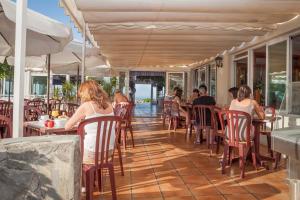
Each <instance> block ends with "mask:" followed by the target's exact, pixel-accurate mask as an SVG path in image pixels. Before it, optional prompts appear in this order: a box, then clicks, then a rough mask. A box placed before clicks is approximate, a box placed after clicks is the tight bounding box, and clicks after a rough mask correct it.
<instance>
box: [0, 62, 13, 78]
mask: <svg viewBox="0 0 300 200" xmlns="http://www.w3.org/2000/svg"><path fill="white" fill-rule="evenodd" d="M12 67H13V66H11V65H9V64H8V62H7V59H6V58H5V60H4V62H3V63H0V79H3V78H7V77H11V76H13V69H12Z"/></svg>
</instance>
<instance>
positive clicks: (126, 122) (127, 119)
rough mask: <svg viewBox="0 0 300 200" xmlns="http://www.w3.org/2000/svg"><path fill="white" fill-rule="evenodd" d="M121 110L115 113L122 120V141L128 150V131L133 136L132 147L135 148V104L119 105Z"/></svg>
mask: <svg viewBox="0 0 300 200" xmlns="http://www.w3.org/2000/svg"><path fill="white" fill-rule="evenodd" d="M117 107H120V108H119V111H118V109H117V110H115V112H119V113H115V114H116V115H117V116H118V115H119V116H120V117H121V118H122V124H121V139H122V145H123V147H124V148H125V149H126V147H127V141H126V140H127V131H128V130H129V132H130V135H131V142H132V146H133V147H134V138H133V128H132V124H131V121H132V112H133V108H134V104H133V103H128V104H123V105H117Z"/></svg>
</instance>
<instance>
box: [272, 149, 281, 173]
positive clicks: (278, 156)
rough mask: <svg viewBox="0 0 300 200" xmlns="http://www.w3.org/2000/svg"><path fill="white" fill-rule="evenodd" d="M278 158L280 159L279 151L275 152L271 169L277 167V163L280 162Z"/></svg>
mask: <svg viewBox="0 0 300 200" xmlns="http://www.w3.org/2000/svg"><path fill="white" fill-rule="evenodd" d="M280 159H281V153H278V152H275V163H274V168H273V169H277V168H278V165H279V163H280Z"/></svg>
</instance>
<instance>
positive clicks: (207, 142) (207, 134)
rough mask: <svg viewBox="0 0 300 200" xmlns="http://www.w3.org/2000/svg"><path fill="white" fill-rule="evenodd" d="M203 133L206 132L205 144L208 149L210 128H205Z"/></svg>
mask: <svg viewBox="0 0 300 200" xmlns="http://www.w3.org/2000/svg"><path fill="white" fill-rule="evenodd" d="M205 133H206V146H207V148H208V149H209V148H210V130H209V129H208V128H206V129H205Z"/></svg>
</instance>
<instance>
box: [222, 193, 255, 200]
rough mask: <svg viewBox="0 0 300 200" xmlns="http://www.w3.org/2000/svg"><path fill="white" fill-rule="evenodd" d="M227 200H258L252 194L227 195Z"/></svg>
mask: <svg viewBox="0 0 300 200" xmlns="http://www.w3.org/2000/svg"><path fill="white" fill-rule="evenodd" d="M225 198H226V200H256V198H255V196H254V195H252V194H233V195H225Z"/></svg>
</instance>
